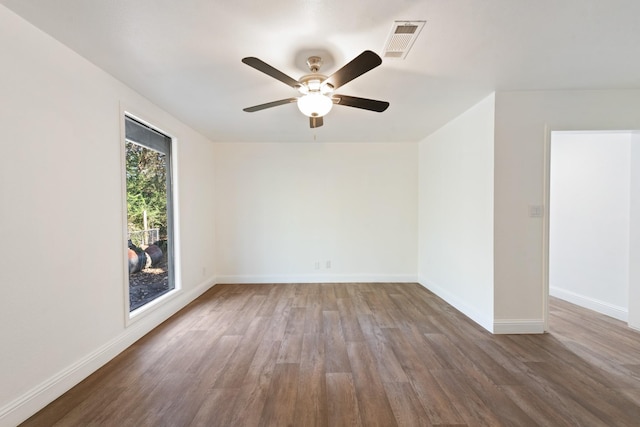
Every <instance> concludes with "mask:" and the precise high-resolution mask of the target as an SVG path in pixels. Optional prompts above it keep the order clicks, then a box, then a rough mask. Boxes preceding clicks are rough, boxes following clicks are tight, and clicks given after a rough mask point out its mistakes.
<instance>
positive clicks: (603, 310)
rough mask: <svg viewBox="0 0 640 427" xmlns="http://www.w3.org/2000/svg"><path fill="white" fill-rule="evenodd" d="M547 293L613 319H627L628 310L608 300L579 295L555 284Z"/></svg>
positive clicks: (624, 320)
mask: <svg viewBox="0 0 640 427" xmlns="http://www.w3.org/2000/svg"><path fill="white" fill-rule="evenodd" d="M549 295H551V296H552V297H556V298H560V299H562V300H565V301H568V302H570V303H572V304H575V305H579V306H580V307H584V308H588V309H589V310H593V311H597V312H598V313H600V314H604V315H607V316H610V317H613V318H614V319H618V320H621V321H623V322H628V321H629V310H628V309H626V308H624V307H619V306H617V305H613V304H610V303H608V302H604V301H600V300H597V299H595V298H591V297H588V296H585V295H580V294H578V293H575V292H573V291H569V290H566V289H562V288H558V287H555V286H554V287H550V288H549Z"/></svg>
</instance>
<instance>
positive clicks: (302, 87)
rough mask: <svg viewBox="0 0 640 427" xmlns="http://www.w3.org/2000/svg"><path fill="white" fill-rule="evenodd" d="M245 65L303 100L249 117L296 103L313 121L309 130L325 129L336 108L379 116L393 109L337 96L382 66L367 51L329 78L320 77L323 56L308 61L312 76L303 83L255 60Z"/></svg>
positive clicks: (249, 59)
mask: <svg viewBox="0 0 640 427" xmlns="http://www.w3.org/2000/svg"><path fill="white" fill-rule="evenodd" d="M242 62H244V63H245V64H247V65H248V66H250V67H253V68H255V69H256V70H258V71H262V72H263V73H265V74H267V75H269V76H271V77H273V78H274V79H276V80H280V81H281V82H282V83H284V84H286V85H288V86H291V87H292V88H294V89H296V90H298V91H299V92H300V96H299V97H294V98H286V99H280V100H278V101H273V102H268V103H266V104H260V105H254V106H253V107H247V108H244V109H243V110H244V111H246V112H248V113H253V112H255V111H260V110H264V109H266V108H271V107H277V106H279V105H285V104H291V103H293V102H296V103H297V104H298V108H299V109H300V111H301V112H302V113H303V114H304V115H306V116H308V117H309V126H310V127H311V128H317V127H320V126H322V124H323V117H324V116H325V114H327V113H328V112H329V111H331V107H333V104H336V105H344V106H346V107H355V108H361V109H363V110H369V111H376V112H378V113H381V112H383V111H384V110H386V109H387V107H389V103H388V102H384V101H376V100H375V99H367V98H358V97H355V96H347V95H340V94H336V93H334V92H333V91H334V90H336V89H338V88H339V87H341V86H343V85H345V84H347V83H349V82H350V81H351V80H353V79H355V78H356V77H359V76H361V75H363V74H364V73H366V72H367V71H371V70H372V69H374V68H376V67H377V66H378V65H380V64H381V63H382V59H381V58H380V57H379V56H378V55H376V54H375V53H374V52H372V51H370V50H365V51H364V52H362V53H361V54H360V55H358V56H357V57H355V58H354V59H353V60H351V62H349V63H347V64H346V65H345V66H344V67H342V68H340V69H339V70H338V71H336V72H335V73H333V74H332V75H330V76H329V77H327V76H325V75H323V74H320V73H319V71H320V67H321V66H322V58H320V57H319V56H310V57H309V59H308V60H307V65H308V66H309V70H310V71H311V74H307V75H304V76H302V77H300V79H299V80H294V79H293V78H291V77H289V76H287V75H286V74H284V73H283V72H282V71H279V70H277V69H275V68H273V67H272V66H271V65H269V64H267V63H266V62H264V61H262V60H260V59H258V58H255V57H252V56H250V57H247V58H242Z"/></svg>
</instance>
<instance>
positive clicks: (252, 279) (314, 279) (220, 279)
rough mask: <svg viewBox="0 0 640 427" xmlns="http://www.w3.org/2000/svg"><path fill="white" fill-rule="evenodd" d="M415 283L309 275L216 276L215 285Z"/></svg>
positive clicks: (392, 277) (396, 277)
mask: <svg viewBox="0 0 640 427" xmlns="http://www.w3.org/2000/svg"><path fill="white" fill-rule="evenodd" d="M376 282H380V283H382V282H392V283H415V282H417V277H416V276H413V275H403V274H387V275H364V274H362V275H358V274H315V275H312V274H309V275H272V276H264V275H218V276H217V278H216V283H228V284H242V283H376Z"/></svg>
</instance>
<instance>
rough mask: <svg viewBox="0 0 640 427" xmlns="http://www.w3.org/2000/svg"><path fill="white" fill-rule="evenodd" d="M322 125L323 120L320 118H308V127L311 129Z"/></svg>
mask: <svg viewBox="0 0 640 427" xmlns="http://www.w3.org/2000/svg"><path fill="white" fill-rule="evenodd" d="M323 124H324V120H323V119H322V116H320V117H309V127H310V128H311V129H313V128H319V127H320V126H322V125H323Z"/></svg>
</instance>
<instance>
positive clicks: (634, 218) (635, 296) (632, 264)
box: [628, 132, 640, 330]
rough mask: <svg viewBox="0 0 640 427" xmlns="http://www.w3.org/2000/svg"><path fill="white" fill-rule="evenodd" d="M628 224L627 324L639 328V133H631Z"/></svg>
mask: <svg viewBox="0 0 640 427" xmlns="http://www.w3.org/2000/svg"><path fill="white" fill-rule="evenodd" d="M630 159H631V160H630V162H631V174H630V175H631V176H630V194H631V198H630V201H629V205H630V206H629V209H630V214H629V218H630V224H629V317H628V322H629V326H631V327H632V328H635V329H639V330H640V133H638V132H634V133H633V134H632V135H631V153H630Z"/></svg>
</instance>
